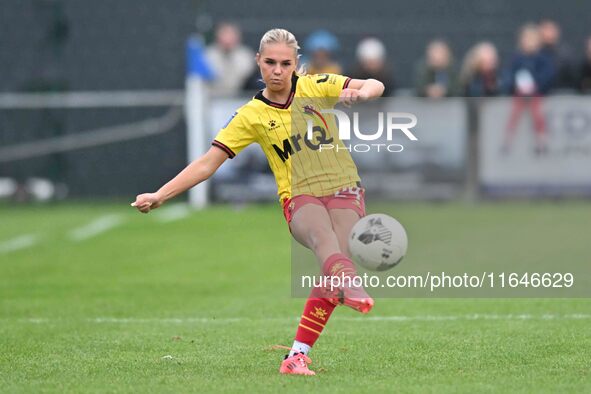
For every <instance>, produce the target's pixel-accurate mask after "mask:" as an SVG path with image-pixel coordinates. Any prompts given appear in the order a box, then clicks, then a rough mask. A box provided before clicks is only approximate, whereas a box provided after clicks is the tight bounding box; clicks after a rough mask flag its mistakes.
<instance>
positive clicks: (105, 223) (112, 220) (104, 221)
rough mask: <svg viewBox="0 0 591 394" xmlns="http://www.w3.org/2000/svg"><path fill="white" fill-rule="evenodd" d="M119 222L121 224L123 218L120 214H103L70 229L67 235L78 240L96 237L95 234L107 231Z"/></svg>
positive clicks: (73, 239)
mask: <svg viewBox="0 0 591 394" xmlns="http://www.w3.org/2000/svg"><path fill="white" fill-rule="evenodd" d="M121 224H123V218H122V217H121V215H105V216H101V217H99V218H98V219H95V220H93V221H92V222H90V223H88V224H86V225H84V226H82V227H78V228H76V229H74V230H72V231H70V232H69V233H68V237H69V238H70V239H71V240H72V241H75V242H80V241H84V240H87V239H89V238H92V237H96V236H97V235H100V234H102V233H104V232H107V231H109V230H111V229H113V228H115V227H117V226H119V225H121Z"/></svg>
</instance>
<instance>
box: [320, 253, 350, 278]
mask: <svg viewBox="0 0 591 394" xmlns="http://www.w3.org/2000/svg"><path fill="white" fill-rule="evenodd" d="M322 273H323V274H324V275H327V276H341V275H344V276H357V270H355V264H353V262H352V261H351V259H350V258H348V257H347V256H345V255H344V254H343V253H335V254H333V255H331V256H330V257H329V258H327V259H326V261H325V262H324V264H323V265H322Z"/></svg>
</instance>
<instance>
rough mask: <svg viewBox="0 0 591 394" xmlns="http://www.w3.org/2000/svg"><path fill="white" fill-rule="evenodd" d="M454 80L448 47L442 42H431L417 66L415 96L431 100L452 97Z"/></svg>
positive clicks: (455, 83)
mask: <svg viewBox="0 0 591 394" xmlns="http://www.w3.org/2000/svg"><path fill="white" fill-rule="evenodd" d="M456 79H457V76H456V73H455V71H454V65H453V58H452V54H451V50H450V49H449V46H448V45H447V43H446V42H445V41H442V40H434V41H431V42H430V43H429V45H427V50H426V54H425V60H424V61H423V62H421V63H420V64H419V65H418V66H417V70H416V91H417V94H418V95H419V96H421V97H431V98H439V97H446V96H447V97H449V96H454V95H455V94H456V86H457V81H456Z"/></svg>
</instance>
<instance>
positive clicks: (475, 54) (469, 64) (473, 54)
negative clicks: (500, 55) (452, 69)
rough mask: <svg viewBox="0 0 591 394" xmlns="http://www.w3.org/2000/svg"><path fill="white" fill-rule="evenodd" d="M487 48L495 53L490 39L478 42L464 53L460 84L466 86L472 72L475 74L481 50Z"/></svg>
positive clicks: (472, 74)
mask: <svg viewBox="0 0 591 394" xmlns="http://www.w3.org/2000/svg"><path fill="white" fill-rule="evenodd" d="M488 49H491V50H493V51H494V52H495V53H497V49H496V48H495V46H494V45H493V44H492V43H491V42H490V41H482V42H479V43H478V44H476V45H474V46H473V47H472V48H470V50H469V51H468V53H466V56H465V57H464V63H463V64H462V69H461V71H460V83H461V85H462V86H466V85H467V84H468V83H469V82H470V80H471V79H472V77H473V76H474V74H476V72H477V69H478V66H479V64H480V59H481V58H482V52H483V51H485V50H488Z"/></svg>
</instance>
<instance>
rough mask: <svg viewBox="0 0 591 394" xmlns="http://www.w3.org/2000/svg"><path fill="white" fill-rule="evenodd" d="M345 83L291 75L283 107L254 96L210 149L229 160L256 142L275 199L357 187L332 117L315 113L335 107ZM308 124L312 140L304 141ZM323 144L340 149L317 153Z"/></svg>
mask: <svg viewBox="0 0 591 394" xmlns="http://www.w3.org/2000/svg"><path fill="white" fill-rule="evenodd" d="M350 80H351V79H350V78H347V77H345V76H342V75H336V74H318V75H305V76H298V75H295V74H294V76H293V77H292V88H291V93H290V96H289V99H288V100H287V102H285V103H283V104H281V103H275V102H272V101H270V100H268V99H267V98H265V97H264V96H263V94H262V92H259V93H258V94H257V95H256V96H255V97H254V98H253V99H252V100H250V101H249V102H248V103H247V104H246V105H244V106H242V107H241V108H240V109H238V111H236V113H235V114H234V116H233V117H232V118H231V119H230V121H229V122H228V123H227V124H226V126H224V128H222V129H221V130H220V131H219V133H218V135H217V136H216V137H215V140H214V141H213V143H212V145H214V146H216V147H218V148H220V149H222V150H224V151H225V152H226V153H227V154H228V156H229V157H230V158H233V157H234V156H235V155H237V154H239V153H240V151H242V150H243V149H244V148H246V147H247V146H248V145H250V144H252V143H255V142H256V143H258V144H259V145H260V146H261V147H262V149H263V152H264V153H265V155H266V156H267V160H268V161H269V166H270V167H271V170H272V171H273V174H274V175H275V180H276V182H277V189H278V194H279V198H280V200H284V199H287V198H291V197H292V196H296V195H301V194H308V195H312V196H316V197H322V196H327V195H331V194H333V193H335V192H336V191H338V190H339V189H341V188H343V187H348V186H355V185H358V184H359V175H358V174H357V167H356V166H355V163H354V162H353V159H352V158H351V154H350V153H349V151H348V150H346V149H344V146H343V144H342V142H341V141H340V139H339V135H338V129H337V124H336V121H335V118H334V116H333V115H331V114H321V113H320V110H322V109H332V108H333V107H334V106H335V104H336V103H337V102H338V97H339V95H340V93H341V91H342V90H343V89H345V88H346V87H347V86H348V84H349V81H350ZM310 122H311V123H310ZM308 124H311V125H312V130H313V133H312V135H313V138H312V139H308V138H307V130H308ZM323 144H331V145H333V146H337V145H338V146H341V147H343V149H338V150H337V149H320V146H321V145H323Z"/></svg>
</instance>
